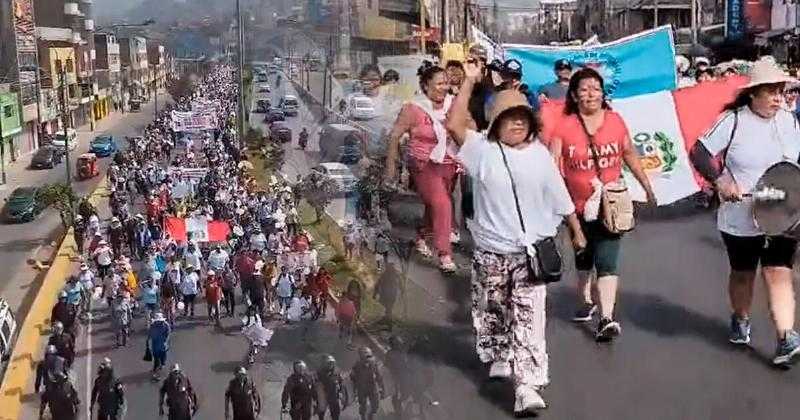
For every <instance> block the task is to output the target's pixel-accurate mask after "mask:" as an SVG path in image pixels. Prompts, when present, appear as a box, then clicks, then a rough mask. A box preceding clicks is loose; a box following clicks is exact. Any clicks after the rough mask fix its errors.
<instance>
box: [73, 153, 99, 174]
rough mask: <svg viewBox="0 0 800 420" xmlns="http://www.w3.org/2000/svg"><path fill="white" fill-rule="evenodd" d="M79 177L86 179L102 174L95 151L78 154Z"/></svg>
mask: <svg viewBox="0 0 800 420" xmlns="http://www.w3.org/2000/svg"><path fill="white" fill-rule="evenodd" d="M77 167H78V170H77V171H78V179H80V180H84V179H89V178H92V177H95V176H97V175H100V168H98V167H97V156H96V155H95V154H94V153H84V154H82V155H80V156H78V162H77Z"/></svg>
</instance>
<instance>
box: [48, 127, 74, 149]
mask: <svg viewBox="0 0 800 420" xmlns="http://www.w3.org/2000/svg"><path fill="white" fill-rule="evenodd" d="M50 144H51V145H53V146H55V147H58V148H59V149H61V150H66V149H67V148H69V150H74V149H75V148H76V147H78V132H77V131H75V130H74V129H72V128H68V129H67V133H66V135H65V134H64V131H63V130H60V131H58V132H57V133H56V134H55V135H54V136H53V141H52V143H50Z"/></svg>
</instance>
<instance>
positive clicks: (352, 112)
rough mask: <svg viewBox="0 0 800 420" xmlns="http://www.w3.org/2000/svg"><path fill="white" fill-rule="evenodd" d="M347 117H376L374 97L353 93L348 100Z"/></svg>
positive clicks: (363, 118)
mask: <svg viewBox="0 0 800 420" xmlns="http://www.w3.org/2000/svg"><path fill="white" fill-rule="evenodd" d="M347 118H350V119H353V120H371V119H373V118H375V105H374V104H373V103H372V99H370V98H368V97H366V96H362V95H352V96H350V98H349V100H348V101H347Z"/></svg>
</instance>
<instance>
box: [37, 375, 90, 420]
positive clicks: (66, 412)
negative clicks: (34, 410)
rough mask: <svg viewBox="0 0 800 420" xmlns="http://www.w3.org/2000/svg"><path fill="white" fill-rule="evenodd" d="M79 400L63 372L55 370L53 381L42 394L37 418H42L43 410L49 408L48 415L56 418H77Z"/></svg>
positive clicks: (70, 419) (58, 419) (76, 392)
mask: <svg viewBox="0 0 800 420" xmlns="http://www.w3.org/2000/svg"><path fill="white" fill-rule="evenodd" d="M80 404H81V400H80V399H79V398H78V391H76V390H75V386H73V385H72V382H70V380H69V378H68V377H67V375H66V374H65V373H64V372H56V373H55V375H54V377H53V381H52V382H51V383H50V385H49V386H48V387H47V388H46V389H45V391H44V393H43V394H42V402H41V405H40V406H39V419H40V420H41V419H43V418H44V411H45V409H47V408H50V417H51V418H53V419H57V420H78V407H80Z"/></svg>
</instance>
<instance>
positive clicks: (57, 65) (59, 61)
mask: <svg viewBox="0 0 800 420" xmlns="http://www.w3.org/2000/svg"><path fill="white" fill-rule="evenodd" d="M63 68H64V65H63V63H62V62H61V60H59V59H56V71H61V69H63Z"/></svg>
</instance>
